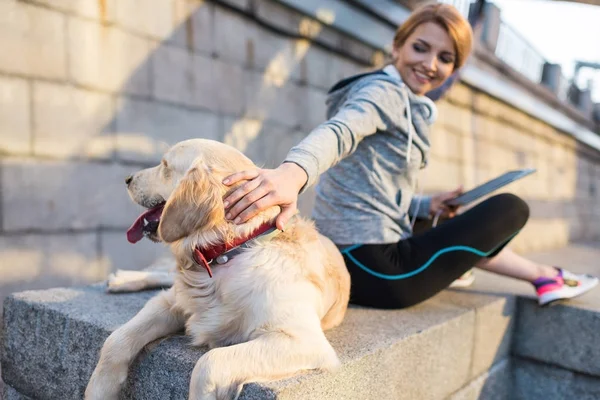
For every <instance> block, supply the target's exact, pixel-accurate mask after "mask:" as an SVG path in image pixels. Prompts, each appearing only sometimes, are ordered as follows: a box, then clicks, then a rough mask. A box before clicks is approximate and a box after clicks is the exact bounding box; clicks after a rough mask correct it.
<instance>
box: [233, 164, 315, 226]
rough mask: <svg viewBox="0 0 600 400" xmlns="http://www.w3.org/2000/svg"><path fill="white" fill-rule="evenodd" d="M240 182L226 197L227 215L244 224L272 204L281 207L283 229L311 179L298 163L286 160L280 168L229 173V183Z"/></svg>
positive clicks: (277, 223)
mask: <svg viewBox="0 0 600 400" xmlns="http://www.w3.org/2000/svg"><path fill="white" fill-rule="evenodd" d="M242 180H247V181H248V182H246V183H244V184H243V185H240V187H239V188H237V189H236V190H235V191H233V193H231V194H230V195H229V196H227V197H226V198H225V199H224V205H225V217H226V218H227V219H229V220H234V222H235V223H236V224H242V223H244V222H246V221H248V220H249V219H250V218H252V217H254V216H255V215H256V214H258V213H259V212H261V211H263V210H266V209H267V208H269V207H273V206H279V207H281V213H280V214H279V215H278V216H277V220H276V221H275V224H276V225H277V229H280V230H283V228H284V227H285V224H286V223H287V221H288V220H289V219H290V218H291V217H292V216H293V215H294V213H295V212H296V208H297V204H298V193H299V192H300V189H302V187H303V186H304V184H305V183H306V181H307V180H308V176H307V175H306V172H304V170H303V169H302V168H300V167H299V166H298V165H297V164H294V163H283V164H281V165H280V166H279V167H278V168H277V169H255V170H248V171H242V172H238V173H235V174H233V175H229V176H228V177H227V178H225V179H224V180H223V183H224V184H225V185H227V186H231V185H234V184H236V183H237V182H239V181H242Z"/></svg>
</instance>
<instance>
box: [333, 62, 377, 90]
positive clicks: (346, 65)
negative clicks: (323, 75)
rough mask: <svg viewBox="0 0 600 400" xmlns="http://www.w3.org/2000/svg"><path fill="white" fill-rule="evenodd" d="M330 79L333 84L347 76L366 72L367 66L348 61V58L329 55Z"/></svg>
mask: <svg viewBox="0 0 600 400" xmlns="http://www.w3.org/2000/svg"><path fill="white" fill-rule="evenodd" d="M330 67H331V79H332V81H333V83H332V86H333V84H335V83H336V82H338V81H340V80H342V79H345V78H348V77H349V76H352V75H356V74H360V73H362V72H367V71H366V69H368V66H367V65H363V64H359V63H357V62H356V61H353V60H350V59H348V58H343V57H338V56H335V55H333V54H332V55H331V64H330Z"/></svg>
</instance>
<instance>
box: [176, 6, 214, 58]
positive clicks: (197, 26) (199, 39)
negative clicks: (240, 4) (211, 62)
mask: <svg viewBox="0 0 600 400" xmlns="http://www.w3.org/2000/svg"><path fill="white" fill-rule="evenodd" d="M214 14H215V6H214V4H213V3H210V2H207V1H205V0H197V1H190V0H175V2H174V11H173V16H174V21H175V27H174V31H173V33H172V34H171V36H170V37H169V38H168V39H167V42H168V43H169V44H172V45H174V46H179V47H182V48H186V49H188V50H192V51H194V52H198V53H203V54H206V55H211V54H212V53H213V51H214V48H213V42H214V39H213V38H214V29H215V28H214V20H215V15H214Z"/></svg>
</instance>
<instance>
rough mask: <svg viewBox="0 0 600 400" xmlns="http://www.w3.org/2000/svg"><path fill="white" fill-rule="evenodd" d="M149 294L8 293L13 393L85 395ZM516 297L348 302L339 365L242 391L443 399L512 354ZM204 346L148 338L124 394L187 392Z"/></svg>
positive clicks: (92, 290) (6, 373)
mask: <svg viewBox="0 0 600 400" xmlns="http://www.w3.org/2000/svg"><path fill="white" fill-rule="evenodd" d="M153 294H154V292H144V293H137V294H125V295H107V294H105V293H104V292H103V288H101V287H100V286H92V287H83V288H73V289H51V290H46V291H31V292H23V293H18V294H15V295H13V296H11V297H9V298H8V299H7V300H6V302H5V306H4V330H5V337H4V348H3V354H2V357H3V359H2V373H3V378H4V380H5V382H6V383H7V384H8V385H10V387H9V388H8V389H7V390H8V391H9V392H10V393H12V394H14V393H13V392H12V391H13V390H17V391H18V394H19V395H25V396H29V397H31V398H34V399H40V400H45V399H57V398H60V399H65V400H67V399H80V398H82V395H83V392H84V390H85V386H86V384H87V381H88V379H89V376H90V375H91V372H92V370H93V368H94V366H95V364H96V361H97V357H98V351H99V349H100V347H101V345H102V343H103V342H104V340H105V338H106V337H107V336H108V335H109V333H110V332H111V331H113V330H114V329H115V328H116V327H118V326H119V325H120V324H122V323H124V322H125V321H127V320H128V319H129V318H131V317H132V316H133V315H134V314H135V313H136V312H137V311H138V310H139V309H140V308H141V307H142V306H143V304H144V303H145V302H146V301H147V300H148V299H149V298H150V297H151V296H152V295H153ZM511 304H514V302H513V303H511V302H510V300H507V298H505V297H503V296H493V295H482V294H468V293H461V292H452V291H447V292H444V293H442V294H440V295H439V296H436V297H435V298H434V299H431V300H430V301H427V302H425V303H423V304H421V305H419V306H417V307H413V308H410V309H408V310H400V311H387V310H372V309H365V308H352V309H350V310H349V312H348V316H347V318H346V320H345V321H344V323H343V325H342V326H340V327H339V328H336V329H334V330H332V331H330V332H328V335H327V336H328V338H329V340H330V341H331V343H332V345H333V346H334V348H335V349H336V350H337V351H338V354H339V355H340V358H341V360H342V363H343V366H342V368H341V369H340V370H339V371H337V372H335V373H308V374H305V375H300V376H297V377H294V378H291V379H287V380H282V381H278V382H274V383H271V384H267V385H258V384H250V385H247V386H246V387H245V389H244V392H243V394H242V397H241V398H242V399H245V400H250V399H275V398H277V399H306V398H315V399H317V398H318V399H342V398H343V399H361V400H362V399H369V398H372V399H375V398H377V399H379V398H390V393H394V396H393V397H394V398H407V399H421V398H423V399H425V398H430V399H444V398H447V397H448V396H450V395H451V394H453V393H455V392H457V391H458V390H459V389H461V388H462V387H464V386H465V385H467V384H468V383H469V382H470V381H472V380H473V379H474V378H475V377H476V375H475V370H474V369H473V366H475V365H477V366H479V367H478V368H477V369H480V368H484V369H485V368H487V366H491V365H492V364H493V363H496V362H499V361H501V360H503V359H506V357H508V350H509V346H508V345H506V344H502V343H504V341H503V339H502V338H503V337H504V336H505V335H506V334H507V326H510V322H507V320H506V319H507V318H508V319H509V320H510V319H511V318H512V314H513V312H512V310H513V306H511ZM477 332H489V333H491V335H489V336H490V337H491V339H490V337H488V336H486V335H483V336H484V337H479V338H477V337H476V336H477V335H478V333H477ZM508 332H510V330H509V331H508ZM490 340H491V342H490ZM498 343H501V345H500V346H498ZM494 346H496V347H494ZM490 348H491V349H493V351H492V352H491V353H490ZM204 351H205V349H197V348H192V347H191V346H189V344H188V340H187V338H186V337H184V336H182V335H174V336H171V337H169V338H166V339H162V340H158V341H156V342H154V343H151V344H150V345H148V346H147V347H146V349H145V350H144V351H143V352H142V354H140V356H139V357H138V358H137V359H136V360H135V361H134V363H133V364H132V366H131V368H130V375H129V381H128V383H127V387H126V389H125V390H124V396H123V398H125V399H161V398H172V399H180V398H181V399H184V398H187V391H188V386H189V377H190V375H191V371H192V369H193V366H194V364H195V362H196V361H197V360H198V358H199V357H200V356H201V355H202V354H203V352H204ZM477 375H479V374H477ZM33 377H35V379H33ZM396 396H400V397H396ZM15 398H16V399H19V397H15Z"/></svg>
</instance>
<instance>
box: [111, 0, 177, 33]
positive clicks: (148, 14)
mask: <svg viewBox="0 0 600 400" xmlns="http://www.w3.org/2000/svg"><path fill="white" fill-rule="evenodd" d="M116 6H117V8H116V13H115V14H116V17H115V19H116V23H117V24H118V25H120V26H122V27H124V28H126V29H127V30H130V31H133V32H136V33H139V34H141V35H144V36H149V37H151V38H153V39H156V40H160V41H162V40H165V39H167V38H168V37H169V36H170V35H171V33H172V32H173V29H174V26H173V20H174V16H173V10H174V7H173V1H172V0H154V1H152V6H150V4H148V5H145V6H141V5H140V2H139V1H137V0H119V1H117V2H116Z"/></svg>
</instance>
